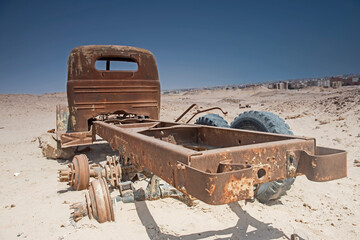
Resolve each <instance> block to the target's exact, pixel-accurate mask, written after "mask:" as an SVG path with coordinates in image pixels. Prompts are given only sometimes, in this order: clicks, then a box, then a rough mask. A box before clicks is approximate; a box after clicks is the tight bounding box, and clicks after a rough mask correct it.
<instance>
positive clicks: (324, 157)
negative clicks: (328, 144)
mask: <svg viewBox="0 0 360 240" xmlns="http://www.w3.org/2000/svg"><path fill="white" fill-rule="evenodd" d="M296 156H297V157H298V158H299V159H301V161H299V164H298V167H297V173H298V174H305V175H306V177H307V178H308V179H309V180H311V181H316V182H326V181H330V180H335V179H339V178H344V177H346V175H347V168H346V152H345V151H343V150H338V149H331V148H324V147H317V148H316V154H309V153H308V152H304V151H296Z"/></svg>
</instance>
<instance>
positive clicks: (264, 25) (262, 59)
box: [0, 0, 360, 94]
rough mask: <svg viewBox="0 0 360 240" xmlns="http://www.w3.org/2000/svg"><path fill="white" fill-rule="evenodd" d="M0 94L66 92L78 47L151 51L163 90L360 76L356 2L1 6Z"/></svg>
mask: <svg viewBox="0 0 360 240" xmlns="http://www.w3.org/2000/svg"><path fill="white" fill-rule="evenodd" d="M0 29H1V32H0V52H1V53H0V93H30V94H43V93H46V92H48V93H50V92H63V91H66V80H67V59H68V55H69V53H70V51H71V50H72V49H73V48H75V47H77V46H81V45H93V44H105V45H106V44H112V45H126V46H134V47H140V48H145V49H148V50H150V51H151V52H152V53H153V54H154V55H155V58H156V61H157V65H158V69H159V78H160V82H161V86H162V87H161V88H162V89H179V88H192V87H210V86H220V85H231V84H247V83H258V82H265V81H277V80H287V79H297V78H311V77H322V76H332V75H339V74H348V73H360V0H342V1H340V0H339V1H331V0H329V1H307V0H303V1H280V0H279V1H269V0H268V1H254V0H253V1H247V0H243V1H226V0H225V1H141V0H139V1H130V0H129V1H121V0H118V1H90V0H88V1H81V0H78V1H49V0H47V1H36V0H33V1H26V0H24V1H17V0H13V1H4V0H0Z"/></svg>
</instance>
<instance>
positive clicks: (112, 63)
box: [95, 58, 138, 72]
mask: <svg viewBox="0 0 360 240" xmlns="http://www.w3.org/2000/svg"><path fill="white" fill-rule="evenodd" d="M95 68H96V70H100V71H131V72H135V71H137V70H138V64H137V62H136V61H134V60H133V59H130V58H100V59H98V60H96V62H95Z"/></svg>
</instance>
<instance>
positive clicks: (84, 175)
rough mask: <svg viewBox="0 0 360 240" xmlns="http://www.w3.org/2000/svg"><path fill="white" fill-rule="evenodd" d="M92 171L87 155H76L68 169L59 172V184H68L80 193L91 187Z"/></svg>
mask: <svg viewBox="0 0 360 240" xmlns="http://www.w3.org/2000/svg"><path fill="white" fill-rule="evenodd" d="M89 179H90V171H89V163H88V158H87V157H86V155H84V154H81V155H75V156H74V158H73V160H72V163H70V164H68V168H66V169H60V170H59V171H58V180H59V182H67V183H68V185H70V187H72V188H73V189H75V190H77V191H79V190H83V189H87V188H88V186H89Z"/></svg>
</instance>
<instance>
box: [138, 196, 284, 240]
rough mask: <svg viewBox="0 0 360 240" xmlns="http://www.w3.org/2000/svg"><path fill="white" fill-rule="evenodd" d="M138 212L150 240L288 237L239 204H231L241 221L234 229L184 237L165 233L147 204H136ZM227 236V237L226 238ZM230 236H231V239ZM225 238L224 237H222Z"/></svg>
mask: <svg viewBox="0 0 360 240" xmlns="http://www.w3.org/2000/svg"><path fill="white" fill-rule="evenodd" d="M135 206H136V211H137V213H138V216H139V218H140V220H141V223H142V224H143V225H144V227H145V229H146V232H147V234H148V236H149V238H150V239H185V240H192V239H204V238H208V237H211V236H215V235H216V236H217V238H216V239H248V240H250V239H251V240H255V239H258V240H266V239H277V238H281V237H285V238H286V239H290V238H289V237H287V236H286V235H285V234H284V232H282V231H281V230H279V229H277V228H274V227H272V226H270V224H267V223H263V222H261V221H259V220H257V219H255V218H254V217H252V216H250V215H249V214H248V213H247V212H246V211H244V210H243V209H242V208H241V206H240V205H239V203H238V202H234V203H231V204H229V205H228V206H229V207H230V209H231V210H232V211H233V212H234V213H235V214H236V215H237V216H238V218H239V220H238V222H237V224H236V225H235V226H234V227H230V228H226V229H223V230H216V231H206V232H200V233H193V234H188V235H182V236H174V235H171V234H167V233H163V232H162V231H161V229H160V228H159V226H158V225H157V223H156V222H155V220H154V218H153V217H152V215H151V213H150V211H149V209H148V207H147V204H146V202H136V203H135ZM249 226H252V227H253V228H255V230H254V231H250V232H248V228H249ZM225 235H226V237H225ZM228 235H231V236H230V237H229V236H228ZM221 236H223V237H221Z"/></svg>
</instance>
